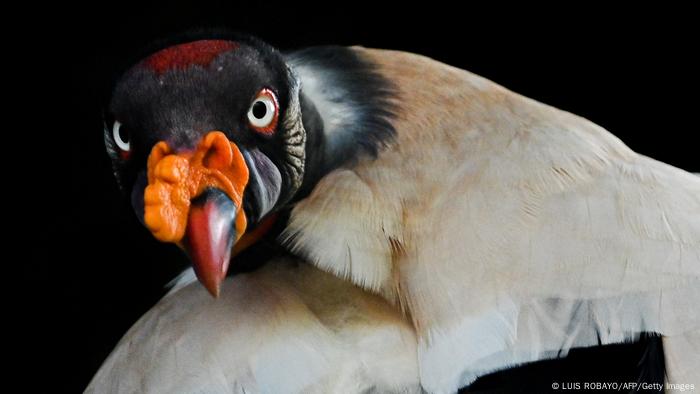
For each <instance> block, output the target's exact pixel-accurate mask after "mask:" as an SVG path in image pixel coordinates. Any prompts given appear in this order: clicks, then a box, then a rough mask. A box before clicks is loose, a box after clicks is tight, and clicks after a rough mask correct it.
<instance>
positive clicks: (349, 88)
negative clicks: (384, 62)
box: [286, 46, 396, 201]
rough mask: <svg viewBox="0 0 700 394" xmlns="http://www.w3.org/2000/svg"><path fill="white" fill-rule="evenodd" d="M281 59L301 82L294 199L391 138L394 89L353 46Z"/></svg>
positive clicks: (319, 49) (373, 154)
mask: <svg viewBox="0 0 700 394" xmlns="http://www.w3.org/2000/svg"><path fill="white" fill-rule="evenodd" d="M286 60H287V63H288V64H289V66H290V67H291V69H292V70H293V72H294V74H295V75H296V77H297V78H298V79H299V82H300V84H301V89H300V96H299V102H300V106H301V114H302V122H303V125H304V129H305V130H306V148H305V154H306V158H305V165H304V171H305V172H304V181H303V183H302V186H301V188H300V189H299V191H298V192H297V193H296V196H295V198H294V200H295V201H299V200H301V199H303V198H304V197H306V196H308V194H309V193H310V192H311V190H313V188H314V187H315V185H316V184H317V183H318V182H319V180H320V179H321V178H322V177H324V176H325V175H327V174H328V173H330V172H331V171H333V170H335V169H337V168H339V167H343V166H349V165H351V164H352V163H354V162H356V161H357V160H359V159H360V158H362V157H365V156H369V157H376V156H377V155H378V153H379V152H380V151H381V150H382V149H384V147H385V146H386V145H388V144H389V143H390V142H391V141H392V140H393V139H394V137H395V135H396V132H395V130H394V127H393V125H392V122H391V120H392V119H393V118H394V117H395V114H394V110H395V108H394V105H393V98H394V95H395V90H394V88H393V85H392V84H391V83H390V82H389V81H388V80H387V79H385V78H384V77H382V76H381V75H380V74H379V73H377V72H376V70H375V66H374V64H373V63H372V62H370V61H369V60H367V59H364V58H363V57H362V56H361V55H360V54H359V53H358V51H356V50H355V49H353V48H346V47H332V46H331V47H315V48H307V49H303V50H300V51H297V52H293V53H289V54H287V57H286Z"/></svg>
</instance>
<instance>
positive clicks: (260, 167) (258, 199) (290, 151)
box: [105, 38, 306, 296]
mask: <svg viewBox="0 0 700 394" xmlns="http://www.w3.org/2000/svg"><path fill="white" fill-rule="evenodd" d="M299 97H300V96H299V88H298V83H297V80H296V78H295V76H294V74H293V73H292V72H291V70H290V68H289V67H288V66H287V65H286V63H285V62H284V59H283V58H282V55H281V54H280V53H279V52H277V51H276V50H274V49H273V48H271V47H270V46H268V45H267V44H265V43H263V42H261V41H259V40H257V39H254V38H238V39H236V40H231V39H205V40H195V41H188V42H184V43H180V44H176V45H172V46H168V47H165V48H164V49H160V50H158V51H155V52H153V53H151V54H150V55H148V56H147V57H145V58H143V59H141V60H140V61H138V62H137V63H135V64H134V65H132V66H131V67H130V68H129V69H128V70H127V71H126V72H125V73H124V74H123V75H122V76H121V77H120V79H119V80H118V81H117V83H116V84H115V87H114V89H113V91H112V95H111V98H110V100H109V104H108V107H107V110H106V116H105V141H106V145H107V150H108V152H109V153H110V157H111V159H112V162H113V167H114V169H115V174H116V176H117V179H118V180H119V183H120V185H121V186H122V188H123V190H124V191H125V192H127V193H129V194H130V196H131V203H132V206H133V208H134V210H135V212H136V214H137V216H138V217H139V219H140V220H141V221H142V223H143V224H144V225H145V226H146V227H147V228H148V229H149V230H150V232H151V233H152V234H153V236H154V237H155V238H157V239H158V240H160V241H164V242H170V243H174V244H176V245H178V246H179V247H181V248H182V249H183V250H185V252H186V253H187V254H188V256H189V257H190V259H191V262H192V264H193V267H194V270H195V273H196V274H197V277H198V279H199V280H200V282H202V284H203V285H204V286H205V287H206V288H207V290H208V291H209V292H210V293H211V294H213V295H214V296H216V295H218V293H219V288H220V284H221V282H222V280H223V279H224V277H225V276H226V272H227V270H228V266H229V261H230V259H231V256H232V254H235V253H236V252H237V250H241V249H243V248H245V247H246V246H248V245H250V244H251V243H253V242H255V240H256V239H257V238H259V237H260V236H261V234H262V233H264V229H265V228H266V226H268V225H269V222H270V221H271V220H272V217H273V216H274V213H275V212H276V211H278V210H279V209H280V207H282V206H284V205H285V203H287V202H289V201H290V200H291V199H292V198H293V197H294V195H295V194H296V193H297V192H298V190H299V189H300V188H301V186H302V182H303V180H304V172H305V149H304V146H305V141H306V132H305V130H304V127H303V123H302V119H301V111H300V103H299Z"/></svg>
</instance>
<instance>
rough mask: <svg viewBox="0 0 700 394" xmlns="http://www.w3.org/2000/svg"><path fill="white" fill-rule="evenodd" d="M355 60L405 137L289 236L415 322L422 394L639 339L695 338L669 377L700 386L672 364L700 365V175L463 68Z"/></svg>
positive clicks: (343, 173)
mask: <svg viewBox="0 0 700 394" xmlns="http://www.w3.org/2000/svg"><path fill="white" fill-rule="evenodd" d="M355 50H356V51H358V53H359V54H360V55H361V56H364V57H366V58H368V59H370V60H371V61H373V62H375V63H376V64H377V65H378V66H379V72H380V73H381V74H383V75H385V76H387V78H389V79H391V80H392V81H393V82H394V83H395V84H396V86H397V87H398V89H399V95H398V96H399V99H398V100H399V101H398V103H399V108H400V113H399V116H398V119H397V120H396V122H395V127H396V129H397V133H398V137H397V140H396V141H395V143H394V144H392V145H391V146H390V147H389V148H388V149H386V150H385V151H383V152H382V153H381V154H380V156H379V158H378V159H376V160H371V159H365V160H361V161H360V162H359V163H357V164H355V165H353V166H351V167H346V168H342V169H339V170H336V171H334V172H332V173H331V174H329V175H327V176H326V177H324V178H323V179H322V180H321V182H320V183H319V184H318V185H317V186H316V188H315V189H314V191H313V192H312V194H311V195H310V196H309V197H308V198H306V199H305V200H303V201H301V202H300V203H299V204H298V205H297V206H296V207H295V209H294V210H293V212H292V216H291V219H290V224H289V227H288V229H287V231H286V234H285V241H286V242H287V243H288V245H290V247H291V248H292V249H293V250H295V251H296V252H298V253H300V254H302V255H303V256H305V257H307V258H308V259H309V260H310V261H311V262H312V263H313V264H315V265H316V266H318V267H320V268H322V269H324V270H326V271H329V272H332V273H333V274H335V275H337V276H339V277H341V278H347V279H349V280H351V281H352V282H353V283H356V284H358V285H360V286H362V287H364V288H366V289H369V290H371V291H374V292H376V293H378V294H381V295H382V296H383V297H385V298H386V299H388V300H389V301H390V302H391V303H393V304H394V305H396V306H397V307H398V308H401V309H402V310H403V311H404V312H405V313H406V314H407V315H408V316H410V318H411V319H412V321H413V325H414V327H415V329H416V332H417V336H418V364H419V370H420V379H421V383H422V385H423V387H424V388H425V389H426V390H427V391H429V392H433V393H450V392H454V391H456V390H457V388H459V387H461V386H464V385H466V384H469V383H470V382H472V381H473V380H475V379H476V378H477V377H478V376H481V375H484V374H486V373H488V372H491V371H495V370H499V369H503V368H506V367H510V366H513V365H516V364H519V363H524V362H528V361H533V360H539V359H545V358H552V357H556V356H557V355H563V354H566V352H567V351H568V350H569V349H571V348H573V347H581V346H591V345H596V344H598V343H603V344H607V343H618V342H624V341H628V340H632V339H634V338H636V337H637V336H638V334H639V333H640V332H643V331H647V332H650V331H651V332H658V333H661V334H663V335H665V336H669V337H674V338H684V339H683V340H680V341H678V342H683V343H684V344H681V345H679V346H669V349H668V351H667V357H668V358H669V364H670V368H671V370H670V372H669V373H670V376H672V377H673V376H674V375H676V372H675V370H674V369H675V368H679V369H677V371H679V372H678V374H679V376H682V378H683V379H686V380H691V381H692V380H695V382H694V383H695V384H696V385H697V384H698V383H700V376H699V374H700V372H698V371H700V369H692V370H691V369H688V368H685V369H684V367H682V366H676V361H675V360H676V359H677V360H683V362H684V363H686V365H690V364H689V363H694V365H698V358H700V347H699V346H698V343H697V334H692V335H691V334H689V333H692V332H697V330H698V329H700V312H698V305H700V179H699V178H698V177H696V176H694V175H692V174H690V173H687V172H684V171H682V170H679V169H677V168H674V167H671V166H668V165H666V164H663V163H660V162H658V161H655V160H653V159H650V158H647V157H644V156H641V155H639V154H636V153H635V152H633V151H631V150H630V149H629V148H628V147H626V146H625V145H624V144H623V143H622V142H621V141H620V140H618V139H617V138H615V137H614V136H613V135H611V134H610V133H608V132H607V131H606V130H604V129H603V128H601V127H599V126H597V125H595V124H593V123H591V122H589V121H587V120H585V119H583V118H580V117H578V116H574V115H572V114H570V113H567V112H564V111H560V110H557V109H555V108H552V107H549V106H546V105H543V104H541V103H538V102H536V101H533V100H530V99H528V98H525V97H522V96H520V95H517V94H515V93H513V92H510V91H508V90H506V89H504V88H503V87H501V86H498V85H496V84H494V83H492V82H490V81H488V80H486V79H484V78H481V77H478V76H476V75H474V74H471V73H469V72H466V71H463V70H459V69H456V68H453V67H449V66H446V65H444V64H441V63H438V62H435V61H433V60H430V59H428V58H425V57H421V56H418V55H413V54H408V53H401V52H393V51H380V50H369V49H363V48H355ZM298 73H299V74H300V75H302V77H303V75H304V74H305V72H304V70H300V72H298ZM303 86H304V80H303V78H302V91H303ZM312 98H313V97H312ZM321 112H322V113H323V111H321ZM686 346H694V348H693V349H690V348H686ZM679 352H685V353H683V354H682V355H680V356H678V355H677V354H678V353H679ZM691 381H686V382H683V383H693V382H691Z"/></svg>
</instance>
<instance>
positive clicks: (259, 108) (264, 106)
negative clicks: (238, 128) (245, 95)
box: [248, 89, 279, 134]
mask: <svg viewBox="0 0 700 394" xmlns="http://www.w3.org/2000/svg"><path fill="white" fill-rule="evenodd" d="M278 111H279V109H278V107H277V98H276V97H275V95H274V93H273V92H272V91H271V90H269V89H263V90H262V91H261V92H260V93H259V94H258V97H256V98H255V101H253V104H251V105H250V109H249V110H248V122H249V123H250V125H251V126H252V127H253V128H254V129H255V130H256V131H258V132H260V133H263V134H272V133H273V132H274V129H275V126H276V125H277V113H278Z"/></svg>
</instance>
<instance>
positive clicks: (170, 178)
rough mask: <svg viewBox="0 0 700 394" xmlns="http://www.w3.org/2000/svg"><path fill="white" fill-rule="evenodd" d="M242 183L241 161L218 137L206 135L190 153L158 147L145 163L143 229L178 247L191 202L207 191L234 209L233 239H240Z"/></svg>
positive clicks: (243, 166)
mask: <svg viewBox="0 0 700 394" xmlns="http://www.w3.org/2000/svg"><path fill="white" fill-rule="evenodd" d="M247 183H248V167H247V166H246V163H245V160H244V159H243V155H242V154H241V152H240V150H239V149H238V147H237V146H236V145H235V144H234V143H232V142H231V141H229V140H228V138H227V137H226V135H224V133H222V132H220V131H211V132H209V133H207V134H206V135H205V136H204V138H203V139H202V140H201V141H200V143H199V145H198V146H197V148H196V149H195V150H194V151H193V152H184V153H174V152H173V151H172V150H171V148H170V147H169V146H168V144H167V143H165V142H163V141H161V142H159V143H157V144H156V145H155V146H154V147H153V149H152V150H151V154H150V155H149V157H148V186H147V187H146V190H145V194H144V222H145V224H146V227H148V229H149V230H151V233H153V235H154V236H155V237H156V238H157V239H158V240H160V241H163V242H173V243H178V244H179V243H180V241H182V238H183V237H184V235H185V229H186V226H187V218H188V214H189V210H190V202H191V200H192V199H193V198H195V197H197V196H198V195H200V194H202V192H204V190H205V189H207V188H210V187H213V188H217V189H220V190H221V191H223V192H224V193H226V195H227V196H228V197H229V198H230V199H231V201H233V203H234V204H235V206H236V210H237V214H236V221H235V228H236V236H237V237H241V235H243V234H244V233H245V229H246V224H247V222H246V217H245V213H244V212H243V209H242V206H243V204H242V199H243V191H244V189H245V187H246V185H247ZM236 240H237V239H236Z"/></svg>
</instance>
